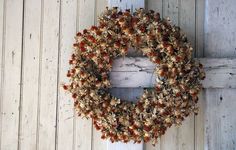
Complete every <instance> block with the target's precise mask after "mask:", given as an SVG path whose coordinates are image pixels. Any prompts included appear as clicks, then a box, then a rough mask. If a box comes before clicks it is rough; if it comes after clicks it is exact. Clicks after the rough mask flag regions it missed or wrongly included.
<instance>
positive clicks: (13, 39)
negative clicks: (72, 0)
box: [0, 0, 23, 150]
mask: <svg viewBox="0 0 236 150" xmlns="http://www.w3.org/2000/svg"><path fill="white" fill-rule="evenodd" d="M4 3H5V4H4V5H5V9H3V10H4V13H3V14H4V18H5V19H3V20H4V25H3V26H4V28H3V29H4V31H3V42H4V43H3V46H2V51H1V53H2V52H3V53H2V66H1V67H2V69H1V71H2V73H1V81H2V82H1V91H2V92H1V99H0V100H1V114H0V115H1V145H0V149H4V150H16V149H17V147H18V134H19V132H18V127H19V111H20V109H21V107H20V99H21V98H20V97H21V96H20V95H21V87H20V86H21V61H22V36H23V34H22V29H23V1H22V0H19V1H4ZM1 5H2V4H1ZM1 11H2V10H1ZM1 30H2V29H1Z"/></svg>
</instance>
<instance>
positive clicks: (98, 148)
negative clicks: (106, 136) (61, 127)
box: [92, 0, 108, 150]
mask: <svg viewBox="0 0 236 150" xmlns="http://www.w3.org/2000/svg"><path fill="white" fill-rule="evenodd" d="M95 5H96V6H95V8H96V10H95V11H96V13H95V14H96V16H95V18H94V19H95V24H96V25H98V21H97V20H98V17H99V15H100V14H101V13H102V12H103V11H104V10H105V9H106V6H107V5H108V1H107V0H99V1H98V0H97V1H96V4H95ZM101 136H102V134H101V132H100V131H97V130H96V129H95V128H94V126H93V130H92V149H93V150H106V149H107V141H106V140H103V139H101Z"/></svg>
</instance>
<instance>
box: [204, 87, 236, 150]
mask: <svg viewBox="0 0 236 150" xmlns="http://www.w3.org/2000/svg"><path fill="white" fill-rule="evenodd" d="M235 97H236V92H235V89H207V91H206V110H205V116H206V118H205V138H206V139H205V148H206V149H214V150H233V149H235V146H236V145H235V140H236V126H235V124H236V119H235V115H234V114H235V113H236V110H235V106H236V101H235Z"/></svg>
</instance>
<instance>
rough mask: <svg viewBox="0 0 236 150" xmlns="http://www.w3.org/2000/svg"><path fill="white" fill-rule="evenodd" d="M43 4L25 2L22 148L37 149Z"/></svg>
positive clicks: (21, 113)
mask: <svg viewBox="0 0 236 150" xmlns="http://www.w3.org/2000/svg"><path fill="white" fill-rule="evenodd" d="M40 29H41V1H37V2H36V1H35V0H28V1H25V3H24V30H23V32H24V33H23V34H24V37H23V58H22V59H23V61H22V62H23V63H22V97H21V112H20V128H19V134H20V135H19V146H18V148H19V149H22V150H23V149H36V148H37V116H38V107H39V106H38V97H37V95H38V92H39V83H38V79H39V65H40V60H39V57H40V48H41V47H40V42H41V41H40V36H41V31H40ZM29 91H30V92H29Z"/></svg>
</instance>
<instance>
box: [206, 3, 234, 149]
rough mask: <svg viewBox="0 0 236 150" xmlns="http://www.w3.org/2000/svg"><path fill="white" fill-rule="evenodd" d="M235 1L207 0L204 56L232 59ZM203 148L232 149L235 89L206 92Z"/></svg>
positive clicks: (208, 90)
mask: <svg viewBox="0 0 236 150" xmlns="http://www.w3.org/2000/svg"><path fill="white" fill-rule="evenodd" d="M235 4H236V1H234V0H229V1H223V0H216V1H210V0H206V7H205V24H204V25H205V33H204V55H205V56H207V57H235V56H236V55H235V54H236V53H235V48H236V45H235V33H236V31H235V27H234V26H235V25H234V24H235V21H236V17H235V14H236V13H235V9H234V6H235ZM205 97H206V110H205V112H206V113H205V126H204V129H205V137H204V138H205V143H204V148H205V149H215V150H220V149H235V141H236V136H235V135H236V134H235V124H236V123H235V122H236V119H235V116H234V114H235V89H207V90H206V96H205Z"/></svg>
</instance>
